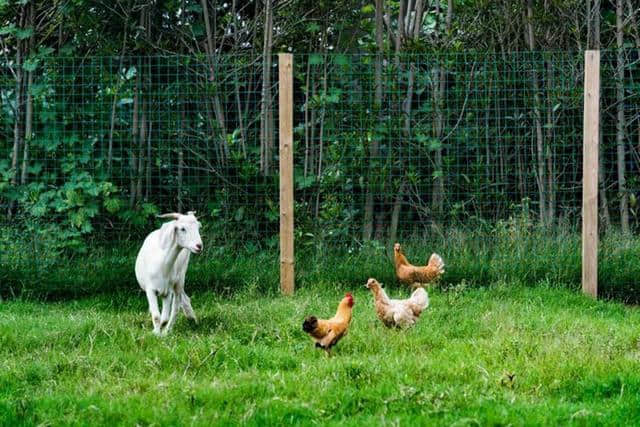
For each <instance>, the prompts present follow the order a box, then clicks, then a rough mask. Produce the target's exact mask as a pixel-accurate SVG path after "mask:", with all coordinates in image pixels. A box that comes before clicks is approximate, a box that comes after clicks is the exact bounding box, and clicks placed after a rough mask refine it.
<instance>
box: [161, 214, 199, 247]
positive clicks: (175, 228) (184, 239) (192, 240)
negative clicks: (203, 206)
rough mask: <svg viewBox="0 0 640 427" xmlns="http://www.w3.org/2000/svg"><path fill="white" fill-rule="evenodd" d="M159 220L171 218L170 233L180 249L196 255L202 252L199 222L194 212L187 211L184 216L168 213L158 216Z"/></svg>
mask: <svg viewBox="0 0 640 427" xmlns="http://www.w3.org/2000/svg"><path fill="white" fill-rule="evenodd" d="M158 217H160V218H172V219H174V220H175V221H173V222H172V223H170V224H171V227H172V228H171V230H170V232H171V233H173V235H174V238H175V242H176V243H177V244H178V246H179V247H181V248H186V249H189V250H190V251H191V253H194V254H198V253H200V252H201V251H202V238H201V237H200V225H201V224H200V221H198V219H197V218H196V216H195V212H193V211H189V212H187V214H186V215H182V214H179V213H168V214H162V215H158Z"/></svg>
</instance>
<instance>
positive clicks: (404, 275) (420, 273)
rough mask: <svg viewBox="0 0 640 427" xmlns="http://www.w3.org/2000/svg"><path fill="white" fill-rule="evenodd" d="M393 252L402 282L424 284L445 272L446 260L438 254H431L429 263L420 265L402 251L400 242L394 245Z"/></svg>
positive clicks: (397, 272)
mask: <svg viewBox="0 0 640 427" xmlns="http://www.w3.org/2000/svg"><path fill="white" fill-rule="evenodd" d="M393 252H394V254H393V258H394V263H395V267H396V277H397V278H398V281H400V282H401V283H405V284H407V285H412V286H414V287H415V286H422V285H424V284H425V283H430V282H433V281H434V280H436V279H437V278H438V277H440V276H441V275H442V274H443V273H444V261H442V258H441V257H440V255H438V254H435V253H434V254H431V257H430V258H429V262H428V263H427V265H425V266H423V267H419V266H415V265H412V264H410V263H409V261H408V260H407V257H405V256H404V253H403V252H402V247H401V246H400V243H396V244H395V245H394V246H393ZM416 284H417V285H416Z"/></svg>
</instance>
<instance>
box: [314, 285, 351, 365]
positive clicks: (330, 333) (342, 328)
mask: <svg viewBox="0 0 640 427" xmlns="http://www.w3.org/2000/svg"><path fill="white" fill-rule="evenodd" d="M352 307H353V296H351V293H350V292H347V294H346V295H345V296H344V298H342V301H340V304H338V311H337V312H336V315H335V316H333V317H332V318H331V319H328V320H325V319H318V318H317V317H315V316H309V317H307V318H306V319H305V320H304V323H303V324H302V330H303V331H305V332H306V333H308V334H309V335H311V338H312V339H313V340H314V341H315V343H316V347H319V348H322V349H324V350H326V351H327V353H328V352H329V351H330V350H331V347H333V346H334V345H336V344H337V343H338V341H340V339H341V338H342V337H343V336H345V335H346V334H347V330H348V329H349V324H350V323H351V312H352Z"/></svg>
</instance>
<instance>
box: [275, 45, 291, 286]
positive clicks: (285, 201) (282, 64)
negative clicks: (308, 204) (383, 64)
mask: <svg viewBox="0 0 640 427" xmlns="http://www.w3.org/2000/svg"><path fill="white" fill-rule="evenodd" d="M278 74H279V76H278V90H279V93H280V106H279V122H280V290H281V292H282V293H283V294H285V295H293V290H294V254H293V55H292V54H290V53H281V54H279V55H278Z"/></svg>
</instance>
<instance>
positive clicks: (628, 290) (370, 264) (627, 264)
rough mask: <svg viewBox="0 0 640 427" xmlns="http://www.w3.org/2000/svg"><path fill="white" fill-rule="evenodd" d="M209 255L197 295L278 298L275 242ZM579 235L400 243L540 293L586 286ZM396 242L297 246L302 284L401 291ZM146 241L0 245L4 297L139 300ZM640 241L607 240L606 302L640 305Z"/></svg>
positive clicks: (474, 279)
mask: <svg viewBox="0 0 640 427" xmlns="http://www.w3.org/2000/svg"><path fill="white" fill-rule="evenodd" d="M204 242H205V251H204V253H203V254H201V255H198V256H193V257H192V258H191V260H192V261H191V264H190V267H189V271H188V273H187V287H188V289H190V290H191V291H214V292H218V293H234V292H237V291H239V290H242V289H244V288H246V287H251V288H256V289H259V290H261V291H263V292H265V293H267V294H268V293H270V292H275V291H276V290H277V289H278V281H279V261H278V248H277V246H274V245H273V244H272V242H273V239H271V240H269V241H268V242H263V243H257V244H256V243H254V242H232V243H229V242H218V241H216V236H215V235H214V234H213V233H210V234H209V235H205V236H204ZM580 242H581V241H580V234H579V232H578V231H577V230H575V227H569V226H566V227H560V226H558V227H556V228H554V229H543V228H538V227H534V226H531V225H529V224H527V223H523V222H518V221H506V222H500V223H498V224H497V226H495V227H492V228H487V227H484V228H477V229H471V228H461V227H457V228H448V229H446V230H445V231H443V232H441V233H435V232H434V233H431V234H429V235H428V236H422V237H420V238H416V237H407V238H406V239H403V240H401V243H403V246H404V248H405V252H406V254H407V257H408V258H409V260H410V261H411V262H412V263H414V264H424V263H426V261H427V259H428V257H429V255H430V254H431V253H432V252H438V253H439V254H441V255H442V257H443V258H444V260H445V263H446V274H445V276H444V277H443V278H442V281H441V283H443V284H444V285H445V286H446V285H455V284H458V283H462V282H464V283H468V284H473V285H478V286H482V285H487V284H490V283H493V282H496V281H508V282H511V283H522V284H525V285H535V284H537V283H540V282H542V281H546V282H553V283H557V284H561V285H563V286H566V287H568V288H571V289H577V288H579V286H580V277H581V247H580ZM392 244H393V242H389V243H387V244H382V243H380V242H377V241H373V242H367V243H365V244H361V243H358V242H355V241H352V240H348V239H345V240H341V241H339V240H334V241H324V240H322V241H317V240H316V239H315V238H311V237H306V236H302V237H300V238H299V239H298V240H297V241H296V285H297V286H298V287H309V286H317V284H318V283H327V282H329V283H334V284H337V285H341V286H344V287H353V286H357V285H361V284H364V283H365V281H366V280H367V278H369V277H375V278H377V279H378V280H380V281H382V282H383V283H387V284H392V283H394V282H395V277H394V271H393V262H392V261H393V260H392V251H391V247H392ZM139 245H140V242H137V241H136V242H132V241H127V240H122V241H117V242H110V243H109V244H104V243H102V242H92V243H90V244H89V249H88V251H87V252H86V253H85V254H68V253H60V252H56V251H55V250H51V249H48V247H47V246H46V245H43V244H41V243H40V244H39V245H38V244H34V243H33V241H27V240H25V239H21V238H18V237H15V236H14V238H12V239H6V238H3V239H0V250H1V251H0V295H1V296H4V297H7V296H9V297H11V296H18V295H22V296H26V295H30V296H34V297H44V298H49V299H59V298H70V297H71V298H73V297H78V296H83V295H92V294H99V293H109V292H114V291H118V292H122V291H127V290H130V291H135V290H137V283H136V281H135V277H134V274H133V265H134V261H135V256H136V252H137V250H138V247H139ZM638 260H640V241H638V239H636V238H635V237H634V236H629V235H626V236H625V235H622V234H620V233H616V232H611V233H608V234H607V235H605V236H603V237H602V238H601V243H600V259H599V282H600V293H601V295H602V296H604V297H613V298H617V299H621V300H624V301H627V302H637V301H640V287H639V283H638V279H637V278H638V277H640V262H638Z"/></svg>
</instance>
